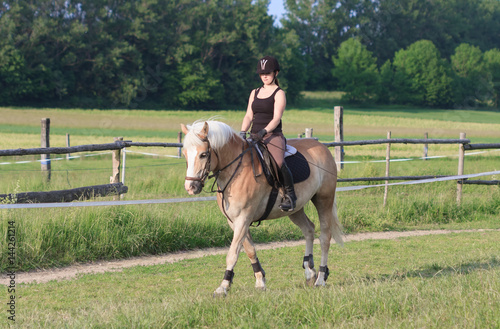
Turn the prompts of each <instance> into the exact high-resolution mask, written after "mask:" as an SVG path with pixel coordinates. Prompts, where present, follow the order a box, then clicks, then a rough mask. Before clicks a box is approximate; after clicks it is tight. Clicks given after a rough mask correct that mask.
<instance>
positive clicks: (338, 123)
mask: <svg viewBox="0 0 500 329" xmlns="http://www.w3.org/2000/svg"><path fill="white" fill-rule="evenodd" d="M333 112H334V117H335V120H334V129H335V142H343V141H344V108H343V107H342V106H335V108H334V111H333ZM334 153H335V162H336V163H337V171H340V170H341V169H344V163H343V162H344V147H343V146H335V152H334Z"/></svg>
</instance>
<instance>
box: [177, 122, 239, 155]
mask: <svg viewBox="0 0 500 329" xmlns="http://www.w3.org/2000/svg"><path fill="white" fill-rule="evenodd" d="M205 122H206V123H208V140H209V141H210V145H211V147H212V148H213V149H215V150H218V149H220V148H221V147H223V146H224V145H226V143H227V142H228V141H229V140H230V139H231V137H232V136H233V135H234V134H235V132H234V130H233V128H231V127H230V126H228V125H227V124H225V123H224V122H220V121H215V120H206V121H205V120H197V121H195V122H193V124H192V125H187V128H188V130H189V133H188V134H187V135H186V137H185V138H184V147H185V148H191V147H196V146H200V145H201V144H202V143H203V142H202V140H201V139H200V138H199V137H198V136H197V134H199V133H200V131H201V130H202V129H203V126H204V125H205Z"/></svg>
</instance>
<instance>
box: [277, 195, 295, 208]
mask: <svg viewBox="0 0 500 329" xmlns="http://www.w3.org/2000/svg"><path fill="white" fill-rule="evenodd" d="M287 201H288V202H287ZM294 203H295V202H293V200H292V198H291V197H290V196H289V195H288V194H285V196H284V199H283V201H282V202H281V204H280V205H279V207H280V209H281V211H285V212H288V211H294V210H295V204H294Z"/></svg>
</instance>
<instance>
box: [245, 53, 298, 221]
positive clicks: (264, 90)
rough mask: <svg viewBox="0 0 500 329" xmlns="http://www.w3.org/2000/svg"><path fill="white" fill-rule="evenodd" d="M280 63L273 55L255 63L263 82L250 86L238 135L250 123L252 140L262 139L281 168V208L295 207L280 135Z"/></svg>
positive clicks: (282, 94)
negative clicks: (282, 192)
mask: <svg viewBox="0 0 500 329" xmlns="http://www.w3.org/2000/svg"><path fill="white" fill-rule="evenodd" d="M279 71H280V66H279V63H278V61H277V60H276V58H274V57H271V56H265V57H264V58H262V59H261V60H259V63H258V64H257V74H259V75H260V79H261V80H262V83H263V86H262V87H260V88H257V89H255V90H252V92H251V93H250V97H249V99H248V106H247V112H246V114H245V117H244V118H243V123H242V124H241V132H240V135H241V137H242V138H243V139H246V133H247V131H248V129H250V126H251V128H252V129H251V131H250V133H251V135H252V138H253V139H254V140H257V141H260V140H262V141H263V142H264V143H265V144H266V145H267V148H268V149H269V152H270V153H271V154H272V156H273V157H274V160H275V161H276V164H277V165H278V167H279V168H280V169H281V170H280V171H281V174H282V176H283V184H284V185H285V193H286V195H285V198H284V199H283V202H282V203H281V204H280V208H281V210H283V211H293V210H294V209H295V201H296V200H297V197H296V196H295V190H294V187H293V178H292V174H291V172H290V170H289V169H288V167H287V166H286V162H285V148H286V139H285V136H283V132H282V129H281V127H282V125H281V117H282V116H283V112H284V111H285V106H286V96H285V92H284V91H283V90H282V89H281V88H280V87H279V83H278V79H277V76H278V73H279Z"/></svg>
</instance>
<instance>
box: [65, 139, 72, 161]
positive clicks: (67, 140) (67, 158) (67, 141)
mask: <svg viewBox="0 0 500 329" xmlns="http://www.w3.org/2000/svg"><path fill="white" fill-rule="evenodd" d="M70 146H71V145H70V143H69V134H68V133H66V147H70ZM70 157H71V154H69V153H66V161H69V159H70Z"/></svg>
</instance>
